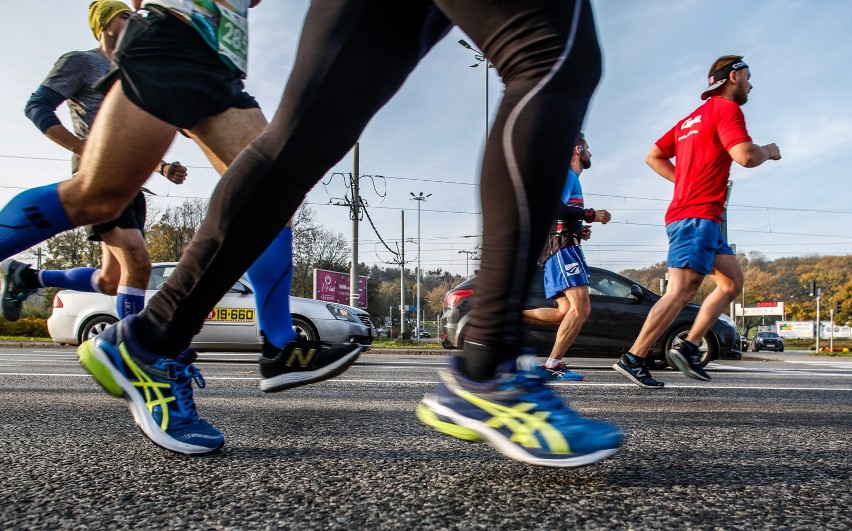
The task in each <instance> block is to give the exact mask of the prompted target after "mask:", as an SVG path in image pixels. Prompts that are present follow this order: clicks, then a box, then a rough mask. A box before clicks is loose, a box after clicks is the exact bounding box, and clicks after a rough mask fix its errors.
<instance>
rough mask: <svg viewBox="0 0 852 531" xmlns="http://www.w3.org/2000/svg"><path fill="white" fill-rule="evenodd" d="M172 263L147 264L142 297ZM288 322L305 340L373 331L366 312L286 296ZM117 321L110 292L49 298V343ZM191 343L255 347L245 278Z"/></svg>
mask: <svg viewBox="0 0 852 531" xmlns="http://www.w3.org/2000/svg"><path fill="white" fill-rule="evenodd" d="M176 266H177V263H176V262H166V263H157V264H154V265H153V268H152V271H151V280H150V281H149V283H148V290H147V291H146V292H145V301H146V302H147V301H148V299H150V298H151V297H152V296H153V295H154V294H155V293H156V292H157V290H158V289H159V288H160V287H161V286H162V285H163V284H164V283H165V282H166V280H167V279H168V278H169V276H170V275H171V274H172V272H173V271H174V269H175V267H176ZM290 313H291V314H292V316H293V327H294V328H295V329H296V331H297V332H298V333H299V334H300V335H301V336H302V337H304V338H305V339H308V340H312V341H322V342H326V343H358V344H361V345H364V346H365V347H367V348H369V346H370V345H371V344H372V343H373V338H374V337H376V336H377V335H378V333H377V331H376V328H375V327H374V326H373V324H372V322H371V321H370V314H368V313H367V312H365V311H364V310H361V309H359V308H353V307H351V306H344V305H342V304H336V303H329V302H324V301H317V300H313V299H304V298H302V297H290ZM117 321H118V316H117V314H116V311H115V297H110V296H109V295H104V294H101V293H84V292H80V291H73V290H62V291H60V292H59V293H57V294H56V296H55V297H54V298H53V312H52V313H51V315H50V318H49V319H48V320H47V330H48V332H49V333H50V337H51V338H52V339H53V341H54V342H56V343H60V344H68V345H79V344H80V343H82V342H84V341H86V340H87V339H89V338H92V337H94V336H96V335H98V334H99V333H101V332H102V331H103V330H104V329H106V327H108V326H109V325H111V324H113V323H115V322H117ZM192 347H193V348H195V349H199V350H259V349H260V330H259V329H258V324H257V315H256V310H255V304H254V292H253V291H252V288H251V286H250V285H249V283H248V281H247V280H246V279H244V278H243V279H240V280H239V281H237V283H236V284H234V286H233V287H232V288H231V289H230V290H229V291H228V293H227V294H226V295H225V296H224V297H223V298H222V300H221V301H219V304H217V305H216V308H214V309H213V311H212V312H210V315H208V316H207V321H206V322H205V323H204V327H203V328H202V329H201V332H199V333H198V335H197V336H195V338H194V339H193V342H192Z"/></svg>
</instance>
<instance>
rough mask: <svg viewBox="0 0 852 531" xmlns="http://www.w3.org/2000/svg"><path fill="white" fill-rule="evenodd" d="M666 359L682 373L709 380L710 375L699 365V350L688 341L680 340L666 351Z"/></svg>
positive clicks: (696, 378)
mask: <svg viewBox="0 0 852 531" xmlns="http://www.w3.org/2000/svg"><path fill="white" fill-rule="evenodd" d="M666 361H667V362H669V365H671V366H672V367H674V368H676V369H677V370H679V371H680V372H682V373H683V374H685V375H687V376H689V377H690V378H693V379H695V380H701V381H703V382H709V381H710V375H708V374H707V373H706V372H704V367H703V366H702V365H701V351H699V350H698V347H696V346H695V345H693V344H692V343H690V342H689V341H681V342H680V343H678V344H677V345H675V346H673V347H672V348H671V349H669V351H668V352H666Z"/></svg>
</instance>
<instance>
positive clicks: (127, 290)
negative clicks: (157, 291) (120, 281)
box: [115, 286, 145, 319]
mask: <svg viewBox="0 0 852 531" xmlns="http://www.w3.org/2000/svg"><path fill="white" fill-rule="evenodd" d="M144 307H145V290H144V289H141V288H132V287H130V286H119V287H118V296H116V298H115V309H116V311H117V313H118V318H119V319H124V318H125V317H127V316H129V315H135V314H137V313H139V312H141V311H142V308H144Z"/></svg>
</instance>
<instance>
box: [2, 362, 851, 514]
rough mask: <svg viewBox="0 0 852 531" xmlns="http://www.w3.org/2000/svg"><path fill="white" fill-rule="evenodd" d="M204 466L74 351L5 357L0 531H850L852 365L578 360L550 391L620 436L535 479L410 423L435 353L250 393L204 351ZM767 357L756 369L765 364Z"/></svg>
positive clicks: (246, 375) (243, 373)
mask: <svg viewBox="0 0 852 531" xmlns="http://www.w3.org/2000/svg"><path fill="white" fill-rule="evenodd" d="M202 357H203V359H205V360H207V361H204V362H202V363H200V364H199V366H200V368H201V369H202V371H203V373H204V375H205V377H206V379H207V388H206V389H203V390H201V391H198V392H197V393H196V398H197V403H198V405H199V410H200V412H201V413H202V415H203V416H205V417H206V418H207V419H209V420H210V421H211V422H213V424H214V425H216V426H217V427H218V428H219V429H221V430H222V431H223V432H224V433H225V434H226V436H227V442H226V446H225V448H224V450H223V451H222V452H220V453H218V454H216V455H214V456H210V457H203V458H189V457H183V456H178V455H174V454H170V453H168V452H165V451H163V450H160V449H158V448H156V447H154V446H153V445H152V444H150V443H149V442H148V440H147V439H145V438H144V437H143V436H142V435H141V434H140V433H139V432H138V431H137V430H136V429H135V427H134V424H133V421H132V420H131V417H130V415H129V413H128V411H127V408H126V406H125V405H124V403H123V401H122V400H120V399H116V398H112V397H110V396H107V395H106V394H105V393H104V392H103V391H102V390H101V389H100V388H99V387H98V386H97V385H96V384H95V383H94V381H93V380H92V379H91V378H90V377H89V376H88V375H86V374H85V373H84V371H83V370H82V369H81V368H80V367H79V365H78V364H77V362H76V358H75V355H74V352H73V351H72V350H70V349H43V350H39V349H10V348H0V529H70V528H74V529H85V528H98V529H107V528H109V529H146V528H167V529H288V528H290V529H319V528H321V529H477V528H480V529H773V530H774V529H837V530H841V529H844V530H845V529H850V528H852V509H850V504H852V480H850V478H852V358H815V357H808V356H804V355H797V354H795V353H785V354H783V355H767V356H764V355H763V353H761V354H759V355H757V356H755V355H754V354H751V356H750V357H751V359H749V360H744V361H739V362H732V361H725V362H721V363H714V364H712V366H711V374H712V376H713V381H712V382H708V383H702V382H696V381H694V380H689V379H687V378H685V377H683V376H682V375H680V374H679V373H675V372H673V371H670V370H667V371H659V372H656V373H655V376H657V377H658V378H660V379H662V380H664V381H665V382H666V384H667V385H666V388H665V389H663V390H658V391H646V390H642V389H640V388H638V387H636V386H633V385H632V384H629V383H627V382H626V380H624V379H623V378H622V377H621V376H619V375H618V374H616V373H615V372H614V371H612V370H611V369H609V366H610V365H611V363H612V362H613V360H604V359H580V360H572V364H571V366H572V368H575V369H577V370H580V371H581V372H583V373H584V374H585V375H586V381H584V382H582V383H570V384H557V385H558V391H559V393H560V394H561V395H563V396H565V397H566V398H568V399H570V401H571V402H572V404H573V405H574V406H575V407H577V408H578V409H579V410H580V411H581V412H582V413H583V414H585V415H587V416H590V417H594V418H601V419H607V420H610V421H612V422H615V423H617V424H619V425H620V426H622V427H623V428H624V430H625V431H626V433H627V440H626V443H625V445H624V447H623V448H622V449H621V451H619V452H618V453H617V454H615V456H613V457H612V458H610V459H608V460H606V461H603V462H601V463H597V464H595V465H592V466H588V467H585V468H578V469H548V468H537V467H532V466H528V465H523V464H519V463H515V462H512V461H509V460H507V459H505V458H503V457H502V456H501V455H500V454H498V453H497V452H495V451H494V450H492V449H491V448H490V447H488V446H485V445H481V444H469V443H464V442H461V441H458V440H455V439H451V438H448V437H446V436H443V435H441V434H438V433H437V432H433V431H431V430H430V429H428V428H426V427H425V426H423V425H421V424H420V423H419V422H418V421H417V420H416V418H415V417H414V414H413V410H414V407H415V405H416V404H417V401H418V400H419V399H420V397H421V396H422V395H423V394H424V392H426V391H427V390H429V389H431V388H432V386H433V385H434V383H435V382H436V372H435V371H436V370H437V369H438V368H439V366H440V365H441V364H442V363H443V361H444V357H443V356H436V355H432V356H388V355H381V354H370V353H368V354H365V355H363V356H362V357H361V359H360V360H359V362H358V363H357V364H356V365H355V366H354V367H352V368H351V369H350V370H349V371H347V372H346V373H344V374H343V375H341V376H340V377H338V378H336V379H335V380H332V381H327V382H323V383H320V384H317V385H313V386H308V387H303V388H300V389H295V390H291V391H288V392H284V393H280V394H276V395H263V394H262V393H260V392H259V391H258V390H257V373H256V370H255V369H256V367H255V365H254V363H253V362H252V361H251V360H252V359H253V355H251V354H248V355H246V354H212V353H204V354H202ZM770 358H771V359H774V361H759V360H758V359H770Z"/></svg>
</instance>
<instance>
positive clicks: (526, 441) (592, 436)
mask: <svg viewBox="0 0 852 531" xmlns="http://www.w3.org/2000/svg"><path fill="white" fill-rule="evenodd" d="M460 362H461V358H460V357H453V358H451V359H450V365H449V367H448V368H446V369H442V370H441V371H440V377H441V382H440V383H439V384H438V387H437V388H436V389H435V391H434V392H433V393H429V394H427V395H426V396H424V397H423V400H422V401H421V402H420V404H419V405H418V407H417V417H418V418H419V419H420V421H421V422H423V423H424V424H426V425H427V426H430V427H432V428H434V429H436V430H438V431H440V432H442V433H445V434H447V435H449V436H451V437H455V438H458V439H462V440H466V441H472V442H475V441H485V442H486V443H488V444H489V445H491V446H492V447H494V448H495V449H496V450H497V451H498V452H500V453H502V454H503V455H505V456H506V457H508V458H510V459H514V460H517V461H521V462H524V463H529V464H533V465H541V466H551V467H574V466H582V465H588V464H591V463H594V462H597V461H600V460H601V459H605V458H607V457H609V456H610V455H612V454H614V453H615V452H616V450H618V448H619V447H620V446H621V443H622V442H623V440H624V435H623V434H622V432H621V430H620V429H619V428H618V427H616V426H614V425H612V424H610V423H608V422H602V421H598V420H591V419H587V418H583V417H582V416H580V414H579V413H577V412H576V411H574V410H573V409H571V408H570V407H569V406H568V405H567V404H566V403H565V402H563V400H562V399H561V398H559V396H557V395H556V393H555V392H554V391H553V389H552V388H550V387H548V386H547V385H546V382H547V381H548V380H549V377H548V375H547V374H546V373H544V372H543V371H542V370H541V368H540V367H539V365H538V364H537V362H536V358H534V357H532V356H522V357H520V358H518V359H517V360H516V361H514V362H511V364H507V365H504V366H503V367H501V369H502V370H501V371H499V374H498V376H497V377H496V378H495V379H493V380H490V381H487V382H475V381H472V380H469V379H467V378H465V377H464V376H463V375H462V374H461V371H460V370H459V364H460Z"/></svg>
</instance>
